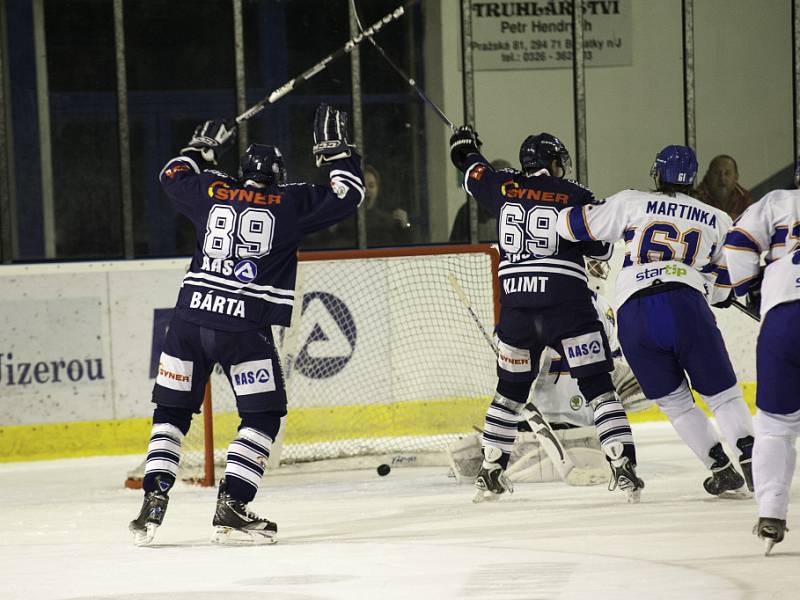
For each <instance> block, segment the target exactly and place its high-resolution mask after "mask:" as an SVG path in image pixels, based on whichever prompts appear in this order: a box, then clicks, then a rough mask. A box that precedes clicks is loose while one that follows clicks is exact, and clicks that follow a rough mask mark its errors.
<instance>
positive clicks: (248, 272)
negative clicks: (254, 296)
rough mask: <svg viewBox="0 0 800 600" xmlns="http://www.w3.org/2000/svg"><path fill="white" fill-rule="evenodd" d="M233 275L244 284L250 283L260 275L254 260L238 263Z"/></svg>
mask: <svg viewBox="0 0 800 600" xmlns="http://www.w3.org/2000/svg"><path fill="white" fill-rule="evenodd" d="M233 274H234V275H236V279H238V280H239V281H241V282H242V283H250V282H251V281H253V279H255V278H256V275H258V268H257V267H256V263H254V262H253V261H252V260H248V259H244V260H240V261H239V262H238V263H236V266H235V267H234V268H233Z"/></svg>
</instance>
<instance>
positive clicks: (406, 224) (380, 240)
mask: <svg viewBox="0 0 800 600" xmlns="http://www.w3.org/2000/svg"><path fill="white" fill-rule="evenodd" d="M380 194H381V176H380V174H379V173H378V171H377V170H376V169H375V167H373V166H372V165H364V202H365V204H366V213H365V214H366V219H367V245H369V246H406V245H408V244H410V243H412V241H413V233H412V230H411V222H410V221H409V220H408V213H407V212H406V211H405V210H404V209H402V208H399V207H397V206H395V207H394V208H388V207H387V208H386V209H384V208H383V207H381V206H379V205H378V198H380ZM383 202H385V201H383ZM389 210H391V212H388V211H389Z"/></svg>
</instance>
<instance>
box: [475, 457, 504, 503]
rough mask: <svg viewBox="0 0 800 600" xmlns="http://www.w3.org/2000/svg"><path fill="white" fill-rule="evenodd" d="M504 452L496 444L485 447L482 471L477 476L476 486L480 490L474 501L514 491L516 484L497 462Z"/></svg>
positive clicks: (490, 499)
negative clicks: (514, 484) (513, 483)
mask: <svg viewBox="0 0 800 600" xmlns="http://www.w3.org/2000/svg"><path fill="white" fill-rule="evenodd" d="M502 454H503V453H502V451H501V450H500V449H499V448H495V447H494V446H485V447H484V448H483V456H484V459H483V464H482V465H481V468H480V471H478V475H477V476H476V477H475V487H476V488H477V490H478V491H477V492H476V493H475V497H474V498H473V499H472V501H473V502H476V503H477V502H484V501H487V500H488V501H492V500H497V499H498V498H499V497H500V496H501V495H502V494H504V493H506V492H508V493H509V494H513V493H514V486H513V485H512V484H511V482H510V481H509V480H508V478H507V477H506V476H505V473H504V469H503V467H502V466H500V464H499V463H498V462H497V461H499V460H500V457H501V456H502Z"/></svg>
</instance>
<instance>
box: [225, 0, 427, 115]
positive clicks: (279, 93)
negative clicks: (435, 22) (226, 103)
mask: <svg viewBox="0 0 800 600" xmlns="http://www.w3.org/2000/svg"><path fill="white" fill-rule="evenodd" d="M417 2H419V0H408V2H406V3H405V4H403V5H402V6H399V7H398V8H395V9H394V10H393V11H392V12H390V13H389V14H388V15H386V16H385V17H383V18H382V19H380V20H379V21H377V22H376V23H374V24H373V25H372V26H370V27H368V28H367V29H362V30H361V33H360V34H358V35H357V36H355V37H352V38H350V39H349V40H347V42H346V43H345V45H344V46H343V47H341V48H339V49H338V50H337V51H336V52H333V53H332V54H329V55H328V56H326V57H325V58H323V59H322V60H321V61H319V62H318V63H317V64H315V65H314V66H313V67H311V68H310V69H308V70H307V71H305V72H303V73H301V74H300V75H298V76H297V77H295V78H294V79H290V80H289V81H287V82H286V83H284V84H283V85H282V86H281V87H279V88H278V89H276V90H275V91H274V92H272V93H271V94H270V95H269V96H267V97H265V98H263V99H262V100H260V101H259V102H257V103H256V104H254V105H253V106H251V107H250V108H248V109H247V110H246V111H244V112H243V113H242V114H240V115H238V116H237V117H236V122H237V123H241V122H242V121H246V120H247V119H251V118H253V117H254V116H255V115H257V114H258V113H260V112H261V111H262V110H264V108H265V107H266V106H267V104H274V103H275V102H277V101H278V100H280V99H281V98H283V97H284V96H285V95H286V94H288V93H289V92H291V91H292V90H293V89H294V88H295V86H296V85H297V84H298V83H301V82H303V81H308V80H309V79H311V78H312V77H314V75H316V74H317V73H319V72H320V71H323V70H325V68H326V67H327V66H328V64H330V63H331V62H333V61H334V60H336V59H337V58H340V57H342V56H344V55H345V54H349V53H350V52H352V51H353V48H355V47H356V46H358V45H359V44H360V43H361V42H363V41H364V39H365V38H367V39H372V36H373V35H375V34H376V33H377V32H378V31H380V30H381V29H382V28H383V27H384V26H386V25H388V24H389V23H391V22H393V21H397V20H398V19H399V18H400V17H402V16H403V15H404V14H406V12H407V11H408V9H409V8H410V7H412V6H413V5H414V4H416V3H417ZM359 28H360V26H359Z"/></svg>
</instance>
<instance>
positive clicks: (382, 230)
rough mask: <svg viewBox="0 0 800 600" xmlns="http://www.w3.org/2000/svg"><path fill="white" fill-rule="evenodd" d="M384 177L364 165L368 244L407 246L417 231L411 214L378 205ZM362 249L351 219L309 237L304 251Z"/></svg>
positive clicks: (373, 168)
mask: <svg viewBox="0 0 800 600" xmlns="http://www.w3.org/2000/svg"><path fill="white" fill-rule="evenodd" d="M380 192H381V176H380V174H379V173H378V171H377V169H376V168H375V167H373V166H372V165H364V208H365V209H366V210H365V213H364V214H365V215H366V228H367V245H368V246H370V247H373V246H407V245H409V244H411V243H412V242H413V230H412V228H411V222H410V221H409V220H408V213H407V212H406V211H405V210H403V209H402V208H394V209H393V210H392V212H391V213H389V212H386V211H385V210H383V209H382V208H380V207H379V206H378V198H379V197H380ZM357 246H358V236H357V235H356V220H355V218H353V219H347V220H345V221H341V222H339V223H336V224H335V225H332V226H331V227H328V228H327V229H325V230H324V231H321V232H319V233H317V234H315V235H314V236H311V237H309V238H308V241H307V242H306V243H305V244H304V245H303V248H304V249H307V250H317V249H322V248H333V249H336V248H355V247H357Z"/></svg>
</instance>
